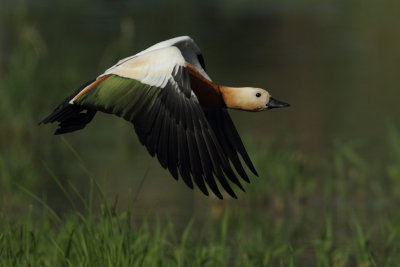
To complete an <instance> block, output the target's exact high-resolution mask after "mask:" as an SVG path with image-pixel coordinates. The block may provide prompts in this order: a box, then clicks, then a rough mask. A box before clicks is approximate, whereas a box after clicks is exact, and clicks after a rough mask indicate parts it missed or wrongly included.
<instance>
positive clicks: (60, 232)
mask: <svg viewBox="0 0 400 267" xmlns="http://www.w3.org/2000/svg"><path fill="white" fill-rule="evenodd" d="M391 129H392V130H391V134H390V139H389V140H391V141H390V142H391V144H392V148H393V151H394V154H395V157H393V158H392V160H393V163H391V164H388V165H387V166H386V165H385V166H369V165H368V164H366V162H365V160H364V159H363V158H362V157H361V155H359V154H357V152H356V149H355V148H354V147H353V146H354V145H353V144H348V145H344V144H340V143H338V144H337V145H336V148H335V149H334V151H335V152H334V155H333V157H332V164H328V163H329V162H325V163H326V164H322V163H320V165H319V166H314V170H313V171H311V169H310V168H309V166H308V163H307V160H305V159H304V157H300V156H299V155H298V152H296V150H295V149H294V148H291V149H287V150H286V152H276V153H268V154H267V155H262V154H258V158H257V159H258V160H266V159H268V160H269V162H271V165H270V167H269V168H268V171H267V170H262V168H261V171H262V172H264V173H268V172H269V177H273V179H272V178H271V179H264V180H263V181H258V186H256V187H255V188H253V187H251V189H252V190H251V191H250V192H248V194H249V197H247V198H245V200H242V201H241V200H238V201H237V200H229V199H227V200H224V201H219V200H216V199H211V200H210V202H209V206H207V207H206V209H207V210H208V211H209V212H206V216H204V214H203V215H198V216H196V215H194V216H193V217H192V219H191V220H189V221H188V222H187V223H185V224H184V225H183V226H179V222H178V220H177V219H174V218H172V217H170V216H159V215H158V216H152V211H149V212H148V214H147V215H146V216H144V217H141V218H138V217H137V216H135V213H136V210H135V204H134V203H135V202H129V203H128V205H129V206H128V208H127V209H126V210H122V211H119V212H118V211H117V210H118V209H117V201H116V202H115V203H111V201H110V200H108V198H107V197H106V194H105V193H104V192H103V191H102V189H101V186H99V185H98V184H97V183H96V182H95V180H94V179H93V177H91V174H90V172H89V171H88V170H87V169H86V166H85V165H84V163H83V162H82V160H81V159H80V157H79V155H78V154H77V153H76V151H75V150H74V149H73V148H72V147H71V146H70V144H69V143H68V142H65V145H66V146H67V147H69V149H70V151H71V153H72V154H74V155H75V157H76V158H77V160H78V162H80V163H81V171H82V172H85V173H86V175H87V177H88V178H87V179H89V180H90V181H91V183H90V187H89V192H87V194H85V195H81V194H80V193H79V192H78V190H77V189H76V188H75V187H74V185H73V184H68V185H67V186H65V185H63V184H62V183H61V181H60V180H59V179H58V178H57V177H56V176H55V175H53V174H52V173H51V170H50V169H48V173H49V175H50V176H51V177H52V178H51V179H52V181H53V182H54V183H55V184H56V185H57V186H58V187H59V188H60V190H61V191H62V192H63V194H64V197H65V200H66V201H67V202H68V203H69V205H70V208H71V209H70V212H64V213H57V212H55V211H54V210H53V209H52V208H51V207H50V206H49V205H48V204H46V201H45V200H43V198H41V197H38V196H36V195H35V194H34V193H32V192H31V191H30V190H28V189H26V188H25V187H23V186H17V187H18V188H19V189H18V191H20V192H22V193H23V194H25V195H26V196H27V197H29V198H31V199H32V200H34V204H33V205H29V206H28V207H27V208H26V209H25V212H24V213H23V214H24V215H23V216H17V217H15V216H14V217H10V216H7V214H8V213H7V211H6V209H4V211H3V212H1V213H0V264H1V265H2V266H176V265H178V266H232V265H235V266H313V265H315V266H355V265H357V266H394V265H395V264H396V263H398V262H400V232H399V231H400V216H399V215H398V214H397V213H396V212H395V211H396V205H397V204H398V200H399V195H398V191H399V188H398V187H399V184H398V181H399V178H400V176H399V173H400V172H399V168H400V164H398V159H399V157H398V151H400V150H398V149H399V144H400V142H399V141H400V136H399V134H398V132H396V131H395V130H394V129H393V128H391ZM268 151H274V150H273V149H270V150H268ZM274 160H275V162H274ZM78 164H79V163H78ZM319 169H320V170H319ZM315 170H318V171H315ZM377 171H380V174H381V176H380V177H379V179H378V178H377V179H372V178H373V176H374V173H375V172H377ZM385 171H386V173H385ZM371 176H372V177H371ZM135 194H136V193H135ZM136 198H137V197H136V196H130V197H129V199H136ZM200 198H205V197H203V196H201V197H200ZM96 199H97V200H100V201H97V204H96ZM94 205H98V207H100V208H99V209H96V207H94ZM79 207H83V208H79ZM214 209H216V210H217V212H214V213H213V212H212V210H214Z"/></svg>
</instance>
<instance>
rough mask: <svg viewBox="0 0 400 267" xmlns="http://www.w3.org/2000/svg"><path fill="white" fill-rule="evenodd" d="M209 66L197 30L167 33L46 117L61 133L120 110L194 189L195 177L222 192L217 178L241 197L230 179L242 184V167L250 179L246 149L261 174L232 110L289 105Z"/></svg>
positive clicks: (141, 137)
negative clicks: (226, 79) (230, 82)
mask: <svg viewBox="0 0 400 267" xmlns="http://www.w3.org/2000/svg"><path fill="white" fill-rule="evenodd" d="M205 71H206V67H205V63H204V59H203V56H202V54H201V52H200V49H199V47H198V46H197V44H196V43H195V42H194V41H193V40H192V39H191V38H190V37H188V36H182V37H176V38H173V39H170V40H166V41H163V42H160V43H157V44H155V45H153V46H151V47H149V48H147V49H146V50H144V51H142V52H140V53H138V54H136V55H134V56H131V57H127V58H125V59H122V60H120V61H119V62H118V63H117V64H115V65H114V66H112V67H111V68H109V69H108V70H106V71H105V72H104V73H103V74H101V75H100V76H99V77H97V79H96V80H93V81H90V82H87V83H85V84H84V85H82V86H81V87H80V88H79V89H78V90H76V91H75V92H74V93H73V94H72V95H71V96H70V97H68V98H67V99H65V100H64V102H62V103H61V104H60V105H59V106H58V107H57V108H56V109H55V110H54V111H53V113H51V114H50V115H49V116H48V117H47V118H45V119H44V120H43V121H41V122H40V123H52V122H58V123H59V124H58V126H59V128H58V129H57V130H56V132H55V134H64V133H68V132H72V131H76V130H80V129H83V128H84V127H85V126H86V124H88V123H89V122H90V121H91V120H92V119H93V117H94V115H95V114H96V112H97V111H102V112H105V113H111V114H115V115H117V116H119V117H122V118H124V119H125V120H127V121H129V122H131V123H133V125H134V128H135V131H136V134H137V135H138V137H139V140H140V142H141V143H142V144H143V145H144V146H146V148H147V150H148V151H149V153H150V155H151V156H152V157H154V156H156V155H157V158H158V160H159V162H160V164H161V166H162V167H164V168H165V169H168V170H169V171H170V173H171V175H172V176H173V177H174V178H175V179H178V177H179V175H180V176H181V177H182V179H183V181H184V182H185V183H186V185H187V186H188V187H190V188H193V181H194V183H195V184H196V185H197V186H198V188H199V189H200V190H201V192H203V193H204V194H206V195H208V194H209V193H208V189H207V186H208V187H209V189H211V190H212V192H214V194H215V195H216V196H217V197H219V198H221V199H222V194H221V192H220V191H219V189H218V186H217V183H216V180H218V182H219V184H220V185H221V186H222V187H223V188H224V189H225V190H226V192H228V193H229V195H231V196H232V197H234V198H236V195H235V193H234V191H233V190H232V188H231V185H230V183H229V182H228V180H229V181H230V182H232V183H234V184H236V185H237V186H238V187H239V188H241V189H242V190H243V191H244V189H243V187H242V185H241V184H240V182H239V179H238V178H237V174H238V175H239V176H240V177H242V179H243V180H245V181H246V182H249V178H248V176H247V174H246V172H245V170H244V168H243V166H242V163H241V161H240V159H239V154H240V155H241V157H242V159H243V161H244V162H245V163H246V165H247V166H248V168H249V169H250V170H251V171H252V172H253V173H254V174H255V175H258V174H257V171H256V170H255V168H254V166H253V164H252V162H251V160H250V158H249V156H248V154H247V152H246V149H245V147H244V145H243V143H242V141H241V139H240V136H239V134H238V132H237V131H236V128H235V126H234V124H233V122H232V120H231V118H230V116H229V114H228V112H227V109H228V108H231V109H239V110H245V111H263V110H267V109H272V108H280V107H287V106H289V104H287V103H284V102H280V101H278V100H276V99H274V98H272V97H271V96H270V94H269V93H268V91H266V90H264V89H261V88H252V87H229V86H222V85H218V84H216V83H214V82H212V81H211V79H210V77H209V76H208V75H207V73H206V72H205ZM233 167H234V169H236V172H237V174H236V173H235V171H234V170H233ZM227 178H228V179H227ZM206 185H207V186H206Z"/></svg>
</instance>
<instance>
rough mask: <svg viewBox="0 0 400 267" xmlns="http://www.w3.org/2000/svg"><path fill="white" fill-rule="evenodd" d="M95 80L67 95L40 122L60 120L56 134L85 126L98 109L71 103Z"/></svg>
mask: <svg viewBox="0 0 400 267" xmlns="http://www.w3.org/2000/svg"><path fill="white" fill-rule="evenodd" d="M93 82H94V81H90V82H87V83H85V84H83V85H82V86H81V87H80V88H78V89H77V90H76V91H75V92H74V93H73V94H72V95H70V96H69V97H67V98H66V99H65V100H64V101H63V102H62V103H61V104H60V105H59V106H58V107H56V108H55V109H54V111H53V112H52V113H51V114H50V115H49V116H47V117H46V118H45V119H43V120H42V121H41V122H39V125H40V124H46V123H53V122H58V128H57V130H56V131H55V133H54V134H64V133H69V132H73V131H77V130H80V129H83V128H85V126H86V124H88V123H89V122H90V121H91V120H92V119H93V117H94V115H95V114H96V110H95V109H92V108H88V107H83V106H80V105H76V104H71V103H69V102H70V101H71V99H72V98H74V97H75V96H76V95H77V94H78V93H79V92H80V91H82V90H83V89H84V88H85V87H87V86H88V85H89V84H91V83H93Z"/></svg>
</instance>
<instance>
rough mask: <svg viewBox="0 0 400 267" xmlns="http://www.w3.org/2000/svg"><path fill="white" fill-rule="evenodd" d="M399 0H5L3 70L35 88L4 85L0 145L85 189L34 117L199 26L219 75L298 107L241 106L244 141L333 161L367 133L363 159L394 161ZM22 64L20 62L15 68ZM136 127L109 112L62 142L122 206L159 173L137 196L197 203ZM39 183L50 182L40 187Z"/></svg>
mask: <svg viewBox="0 0 400 267" xmlns="http://www.w3.org/2000/svg"><path fill="white" fill-rule="evenodd" d="M398 10H400V2H399V1H380V2H378V1H368V0H367V1H362V2H361V1H327V2H321V1H300V2H298V3H294V2H292V1H251V2H250V3H249V2H248V1H223V0H221V1H211V0H209V1H196V2H194V1H193V2H190V1H85V2H82V1H20V2H17V3H16V2H13V1H4V0H1V1H0V75H1V76H3V77H5V76H6V75H8V76H7V77H10V75H11V76H12V75H16V76H19V75H24V73H28V74H29V73H30V75H31V76H27V78H26V79H27V81H26V82H25V84H21V83H19V82H15V80H19V78H15V79H14V80H12V79H11V78H7V79H8V80H7V81H8V82H7V83H3V84H2V87H3V88H1V90H5V91H7V93H4V92H5V91H3V93H4V95H6V96H7V97H9V99H7V103H8V104H7V107H6V106H5V104H3V108H4V110H6V109H7V110H6V111H7V112H6V115H7V116H8V117H2V118H1V119H0V121H2V122H1V125H0V126H1V127H2V129H5V130H4V132H3V134H2V136H3V137H4V138H3V140H1V141H0V142H2V143H1V146H2V150H3V152H7V151H10V153H11V154H12V155H14V156H13V157H14V158H15V159H21V157H22V158H23V157H24V156H21V155H22V154H24V155H26V153H25V152H23V153H22V152H21V155H20V154H18V153H19V152H16V151H15V150H14V149H13V148H11V147H10V146H9V142H8V141H5V140H7V139H6V138H10V139H9V140H14V141H12V142H14V143H15V144H17V145H19V146H20V147H26V146H25V144H29V147H30V148H32V149H33V151H35V152H34V156H32V155H31V157H33V158H35V160H37V163H38V164H40V162H45V163H46V164H47V165H48V166H49V168H50V169H55V172H56V174H57V175H58V176H60V177H61V178H62V179H69V178H68V177H75V178H71V179H72V180H74V183H75V184H78V185H77V187H78V188H81V187H82V189H84V188H86V187H87V185H88V179H87V178H86V176H85V175H84V174H82V170H80V169H79V167H77V166H78V163H77V161H76V159H74V157H73V156H72V155H71V153H70V151H69V150H68V149H67V148H66V146H65V145H64V143H63V142H62V141H61V139H60V138H59V137H53V136H52V135H51V134H52V131H53V129H54V127H49V126H46V127H40V128H33V127H37V126H36V124H35V123H36V122H37V121H39V120H40V119H42V118H43V117H44V116H45V115H47V113H49V112H50V111H51V110H52V109H53V108H54V107H55V105H57V104H58V102H60V101H61V100H62V99H63V98H64V97H66V96H67V95H68V94H69V93H70V92H71V91H72V90H74V89H75V88H76V87H78V86H79V85H80V84H82V83H83V82H85V81H87V80H89V79H92V78H93V77H96V76H97V75H99V74H100V73H102V72H103V71H104V70H105V69H106V68H107V67H108V66H110V65H112V64H114V63H115V62H116V61H117V60H118V59H120V58H122V57H126V56H129V55H132V54H135V53H137V52H138V51H140V50H142V49H144V48H146V47H148V46H150V45H152V44H154V43H156V42H158V41H161V40H164V39H168V38H171V37H175V36H179V35H190V36H191V37H192V38H193V39H194V40H195V41H196V42H197V43H198V45H199V46H200V48H201V49H202V52H203V55H204V58H205V61H206V65H207V69H208V71H207V72H208V73H209V75H210V76H211V77H212V79H213V80H214V81H215V82H217V83H221V84H226V85H232V86H256V87H264V88H266V89H268V90H269V91H270V93H271V94H272V95H273V96H274V97H276V98H277V99H280V100H283V101H286V102H289V103H290V104H291V105H292V106H291V108H289V109H284V110H272V111H268V112H263V113H244V112H232V113H231V114H232V116H233V117H234V120H235V122H236V124H237V126H238V128H239V132H240V133H241V134H242V136H243V137H244V140H245V143H246V144H248V145H250V146H253V147H255V145H257V144H260V143H263V142H267V143H268V142H277V141H279V140H282V139H283V140H287V139H289V140H293V141H294V142H295V143H296V144H298V146H299V149H300V151H301V152H302V153H304V154H305V155H307V157H310V158H316V157H319V156H323V157H329V155H330V151H331V148H332V144H333V143H334V142H335V141H337V140H341V141H342V142H347V140H358V141H359V142H360V144H361V147H362V148H361V151H362V152H363V153H365V155H366V156H367V157H369V158H371V159H374V158H375V157H376V156H377V155H378V156H379V158H384V157H386V148H387V123H388V122H392V123H393V124H395V125H399V123H400V118H399V116H398V114H399V111H400V107H399V105H398V99H399V98H400V90H399V77H400V76H399V69H400V49H399V47H400V32H399V27H400V20H399V13H398ZM18 49H19V50H18ZM23 51H31V52H29V53H31V54H32V55H33V56H27V59H26V62H25V61H23V60H19V59H18V58H19V56H20V55H21V54H24V53H25V52H23ZM27 53H28V52H27ZM29 55H30V54H29ZM21 57H22V56H21ZM13 62H14V63H15V62H17V63H18V62H19V63H18V64H20V65H16V66H17V67H14V69H13V68H12V67H10V66H13ZM21 62H22V63H21ZM17 63H16V64H17ZM14 65H15V64H14ZM31 65H32V66H31ZM18 66H19V67H18ZM18 68H21V72H18ZM15 69H17V70H15ZM31 69H33V70H31ZM12 71H13V73H14V74H10V73H11V72H12ZM28 74H27V75H28ZM3 80H5V79H3ZM10 81H14V83H13V82H10ZM15 84H16V85H15ZM16 88H17V89H16ZM18 88H19V89H18ZM3 98H4V96H3ZM4 103H5V101H4ZM22 113H23V114H22ZM13 117H15V119H14V121H13V122H12V127H13V129H19V130H15V131H14V130H7V128H9V127H7V125H9V123H10V122H9V120H11V119H12V118H13ZM17 120H19V121H18V122H17ZM26 124H28V126H29V129H25V128H24V125H26ZM18 127H19V128H18ZM27 128H28V127H27ZM132 130H133V129H132V126H131V125H129V124H128V123H126V122H124V121H122V120H117V119H115V118H113V117H111V116H108V115H99V116H96V118H95V120H94V121H93V123H92V125H90V126H89V127H88V129H85V131H82V132H77V133H73V134H70V135H68V136H66V137H65V138H66V140H68V142H70V143H71V144H72V146H73V147H74V148H75V149H76V150H77V151H78V152H79V154H80V155H81V157H82V158H83V160H84V162H85V164H86V165H87V168H88V169H90V171H91V172H93V175H94V176H95V177H97V179H98V180H99V183H100V184H104V185H105V186H106V187H107V189H109V190H110V191H111V192H118V193H119V195H120V201H121V202H122V203H124V202H127V201H128V200H127V199H126V198H127V192H128V191H129V190H128V188H133V189H132V191H133V194H134V192H135V189H136V188H137V186H138V184H139V181H140V177H142V176H143V175H144V174H145V173H146V172H147V170H150V171H149V174H148V178H146V180H145V183H144V186H143V192H147V193H145V194H143V192H141V193H142V195H141V196H140V197H141V198H142V202H143V203H145V202H146V201H147V202H150V203H152V202H153V200H154V195H153V194H150V193H149V192H151V190H150V188H154V192H155V194H157V197H156V199H158V200H159V201H160V203H162V204H160V205H161V206H162V205H165V206H168V207H170V206H173V203H177V202H181V201H180V200H181V199H189V200H190V201H188V202H187V205H186V206H187V207H188V208H191V207H193V206H196V200H195V199H193V196H192V193H191V192H190V191H188V190H186V189H185V188H184V185H183V183H180V182H179V183H175V182H174V181H172V179H171V178H170V177H169V174H168V173H167V172H165V171H163V170H162V169H161V168H160V167H158V163H157V162H156V161H155V160H150V157H149V156H148V155H147V152H146V151H145V149H144V148H142V147H141V146H140V145H139V144H138V141H137V139H136V136H135V134H134V133H133V131H132ZM13 138H16V139H13ZM14 147H15V146H14ZM21 149H22V150H23V149H24V148H21ZM29 150H30V149H29ZM13 153H14V154H13ZM28 153H29V152H28ZM30 153H32V150H30ZM29 159H30V158H28V159H27V162H28V161H29ZM10 161H11V160H10ZM4 162H5V163H4V164H5V165H9V164H11V163H10V162H9V161H8V160H4ZM35 162H36V161H35ZM29 166H30V165H29V163H26V166H25V167H24V168H26V169H28V167H29ZM39 168H40V171H39V172H38V173H39V174H31V176H30V177H33V178H29V179H32V180H33V181H34V182H31V184H35V185H36V187H37V188H38V190H42V189H45V188H46V187H49V188H50V189H51V190H48V191H49V193H48V194H49V195H48V197H49V198H50V199H52V198H56V196H54V195H52V194H55V195H56V194H58V193H59V192H58V191H55V193H52V192H53V191H52V190H53V186H51V185H48V184H49V182H48V180H49V178H44V177H43V176H46V175H45V173H46V172H45V171H44V170H43V168H44V167H39ZM14 169H18V167H15V168H14ZM14 169H13V170H14ZM14 172H16V171H14ZM23 173H24V174H25V172H23ZM132 177H135V178H132ZM21 179H22V178H21ZM40 179H42V180H43V181H45V182H44V183H43V184H44V185H43V186H42V185H41V184H40V183H39V185H38V183H37V181H40ZM111 179H112V181H110V180H111ZM28 184H29V183H28ZM152 205H156V204H154V203H153V204H152ZM61 206H62V205H61ZM183 206H185V205H183ZM147 207H148V206H145V209H146V208H147ZM61 208H62V207H61Z"/></svg>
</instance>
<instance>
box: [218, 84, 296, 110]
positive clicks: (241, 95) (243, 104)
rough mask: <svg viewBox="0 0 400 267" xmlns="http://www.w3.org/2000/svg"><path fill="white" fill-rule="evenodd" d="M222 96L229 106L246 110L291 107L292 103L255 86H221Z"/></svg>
mask: <svg viewBox="0 0 400 267" xmlns="http://www.w3.org/2000/svg"><path fill="white" fill-rule="evenodd" d="M221 92H222V97H223V99H224V101H225V104H226V106H227V107H228V108H233V109H241V110H246V111H263V110H267V109H273V108H283V107H289V106H290V105H289V104H288V103H285V102H281V101H279V100H276V99H275V98H273V97H271V95H270V94H269V92H268V91H267V90H264V89H261V88H253V87H227V86H224V87H223V88H221Z"/></svg>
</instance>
